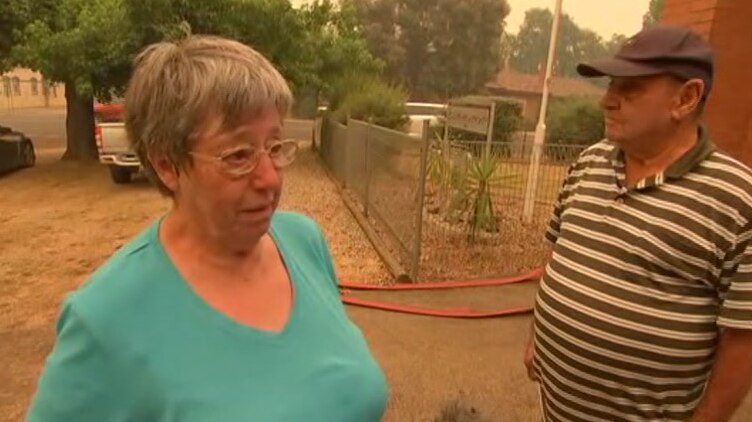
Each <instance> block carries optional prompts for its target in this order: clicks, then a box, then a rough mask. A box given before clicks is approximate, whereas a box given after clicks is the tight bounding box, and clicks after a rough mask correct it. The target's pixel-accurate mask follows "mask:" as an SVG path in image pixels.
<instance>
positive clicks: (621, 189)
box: [534, 132, 752, 421]
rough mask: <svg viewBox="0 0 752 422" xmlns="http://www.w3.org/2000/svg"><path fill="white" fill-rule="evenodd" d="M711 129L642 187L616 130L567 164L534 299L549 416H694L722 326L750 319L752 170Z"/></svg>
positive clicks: (748, 325)
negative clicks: (631, 177)
mask: <svg viewBox="0 0 752 422" xmlns="http://www.w3.org/2000/svg"><path fill="white" fill-rule="evenodd" d="M702 133H703V132H701V136H700V140H699V142H698V143H697V144H696V146H695V147H694V148H693V149H692V150H690V151H689V152H688V153H686V154H685V155H684V156H683V157H682V158H680V159H679V160H678V161H677V162H675V163H674V164H673V165H672V166H670V167H669V168H668V169H666V171H665V172H663V173H660V174H657V175H655V176H652V177H650V178H647V179H644V180H642V181H640V182H639V183H637V184H636V185H635V186H634V187H627V186H626V183H625V180H626V175H625V165H624V159H623V153H622V152H621V150H620V149H619V148H618V147H617V146H616V145H615V144H614V143H612V142H610V141H607V140H606V141H602V142H600V143H598V144H596V145H594V146H592V147H590V148H588V149H587V150H586V151H584V152H583V153H582V154H581V155H580V157H579V158H578V160H577V161H576V162H575V163H574V164H573V165H572V166H571V167H570V169H569V172H568V174H567V177H566V180H565V182H564V184H563V187H562V189H561V193H560V196H559V199H558V200H557V202H556V205H555V207H554V212H553V216H552V218H551V220H550V225H549V227H548V231H547V232H546V239H547V240H548V241H550V242H551V243H553V253H552V257H551V260H550V262H549V264H548V265H547V267H546V271H545V274H544V276H543V277H542V279H541V284H540V288H539V291H538V295H537V298H536V306H535V328H534V330H535V331H534V332H535V360H534V366H535V369H536V371H537V373H538V376H539V378H540V379H541V393H542V401H543V408H544V409H543V410H544V412H545V414H546V420H547V421H643V420H651V421H652V420H661V421H682V420H686V419H687V418H688V417H689V416H691V415H692V413H693V410H694V408H695V407H696V406H697V404H698V402H699V400H700V398H701V396H702V394H703V389H704V386H705V383H706V381H707V380H708V378H709V375H710V371H711V369H712V365H713V356H714V351H715V347H716V343H717V340H718V334H719V329H721V328H723V327H733V328H740V329H752V242H750V239H751V238H752V171H750V170H749V169H748V168H747V167H745V166H744V165H743V164H741V163H739V162H738V161H735V160H734V159H732V158H730V157H729V156H727V155H726V154H724V153H721V152H718V151H716V150H715V148H714V147H713V144H712V143H711V141H710V140H708V139H707V137H706V136H704V135H702Z"/></svg>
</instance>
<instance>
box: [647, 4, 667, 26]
mask: <svg viewBox="0 0 752 422" xmlns="http://www.w3.org/2000/svg"><path fill="white" fill-rule="evenodd" d="M665 3H666V0H650V5H649V6H648V11H647V12H645V15H644V16H643V17H642V25H643V26H646V27H647V26H652V25H655V24H657V23H658V22H660V21H661V16H662V15H663V8H664V6H665Z"/></svg>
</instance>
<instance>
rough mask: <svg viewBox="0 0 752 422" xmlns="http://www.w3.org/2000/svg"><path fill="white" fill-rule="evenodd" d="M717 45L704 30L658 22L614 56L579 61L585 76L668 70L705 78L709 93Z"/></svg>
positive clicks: (579, 69) (677, 74)
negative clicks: (713, 47) (704, 35)
mask: <svg viewBox="0 0 752 422" xmlns="http://www.w3.org/2000/svg"><path fill="white" fill-rule="evenodd" d="M714 62H715V60H714V54H713V49H712V47H711V45H710V43H709V42H708V41H707V40H705V38H703V37H702V36H701V35H700V34H698V33H697V32H695V31H693V30H691V29H690V28H686V27H683V26H675V25H668V24H658V25H655V26H652V27H649V28H646V29H643V30H642V31H640V32H639V33H637V34H636V35H634V36H632V37H631V38H629V39H628V40H627V41H626V42H625V43H624V44H623V45H622V46H621V48H620V49H619V51H618V52H617V53H616V55H615V56H614V57H610V58H606V59H601V60H595V61H593V62H591V63H581V64H579V65H577V73H579V74H580V75H582V76H584V77H588V78H592V77H601V76H615V77H633V76H650V75H661V74H668V75H673V76H675V77H677V78H679V79H682V80H690V79H701V80H702V81H703V82H705V93H704V96H705V97H707V96H708V94H709V93H710V90H711V88H712V85H713V72H714V67H715V63H714Z"/></svg>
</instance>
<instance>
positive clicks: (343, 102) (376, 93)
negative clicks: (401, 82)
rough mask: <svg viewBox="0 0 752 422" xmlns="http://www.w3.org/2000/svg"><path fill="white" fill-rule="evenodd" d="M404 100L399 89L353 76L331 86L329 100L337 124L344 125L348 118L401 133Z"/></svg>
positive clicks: (365, 77) (404, 115)
mask: <svg viewBox="0 0 752 422" xmlns="http://www.w3.org/2000/svg"><path fill="white" fill-rule="evenodd" d="M406 101H407V93H406V92H405V91H404V90H403V89H401V88H399V87H397V86H393V85H389V84H387V83H385V82H383V81H381V80H379V79H377V78H374V77H368V76H357V75H356V76H349V77H345V78H343V79H342V80H341V81H339V82H338V83H337V84H335V86H334V87H333V88H332V90H331V93H330V98H329V104H330V107H331V110H333V117H334V118H335V119H336V120H337V121H339V122H342V123H346V122H347V117H348V116H349V117H350V118H353V119H357V120H363V121H369V120H370V121H371V122H372V123H373V124H375V125H378V126H382V127H387V128H390V129H397V130H403V129H404V128H405V125H406V124H407V121H408V117H407V111H406V109H405V102H406Z"/></svg>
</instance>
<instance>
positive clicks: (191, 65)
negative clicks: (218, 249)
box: [125, 35, 293, 196]
mask: <svg viewBox="0 0 752 422" xmlns="http://www.w3.org/2000/svg"><path fill="white" fill-rule="evenodd" d="M133 65H134V66H133V67H134V68H133V74H132V76H131V79H130V81H129V84H128V88H127V91H126V94H125V127H126V132H127V134H128V139H129V142H130V143H131V146H132V148H133V149H134V150H135V152H136V154H137V155H138V159H139V160H140V162H141V164H142V165H143V166H144V169H145V170H146V173H147V175H148V176H149V177H150V179H152V181H153V182H154V183H155V184H156V185H157V188H158V189H159V191H160V192H162V193H163V194H165V195H167V196H173V192H171V191H170V189H169V188H168V187H167V186H165V184H164V183H162V182H161V181H160V180H159V177H157V176H156V174H155V172H154V168H153V166H152V164H151V162H150V156H151V155H152V154H160V155H163V156H165V157H167V158H168V159H169V160H170V161H171V162H172V164H173V165H174V166H175V167H176V168H178V169H180V168H185V167H186V166H188V165H190V164H191V158H190V154H189V151H190V147H191V146H190V140H191V138H192V137H194V136H198V135H199V134H206V133H205V132H207V131H211V130H230V129H232V128H234V127H236V126H237V125H238V124H240V122H242V121H244V120H245V119H247V118H248V117H251V116H253V115H255V114H256V113H258V112H259V111H260V110H261V109H263V108H264V107H266V106H269V105H274V106H275V107H276V108H277V109H278V110H279V112H280V115H281V116H283V117H284V116H285V115H287V113H288V112H289V110H290V107H291V105H292V101H293V97H292V93H291V91H290V88H289V86H288V84H287V82H286V81H285V79H284V78H283V77H282V75H281V74H280V73H279V71H278V70H277V69H276V68H275V67H274V66H273V65H272V63H270V62H269V60H267V59H266V58H265V57H264V56H262V55H261V54H260V53H259V52H258V51H256V50H254V49H253V48H252V47H250V46H247V45H245V44H242V43H240V42H238V41H234V40H230V39H225V38H221V37H217V36H209V35H194V36H189V37H187V38H185V39H181V40H179V41H174V42H168V41H164V42H159V43H156V44H152V45H150V46H148V47H146V48H145V49H144V50H143V51H142V52H140V53H139V54H138V55H137V56H136V58H135V60H134V62H133ZM209 126H213V127H209Z"/></svg>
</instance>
